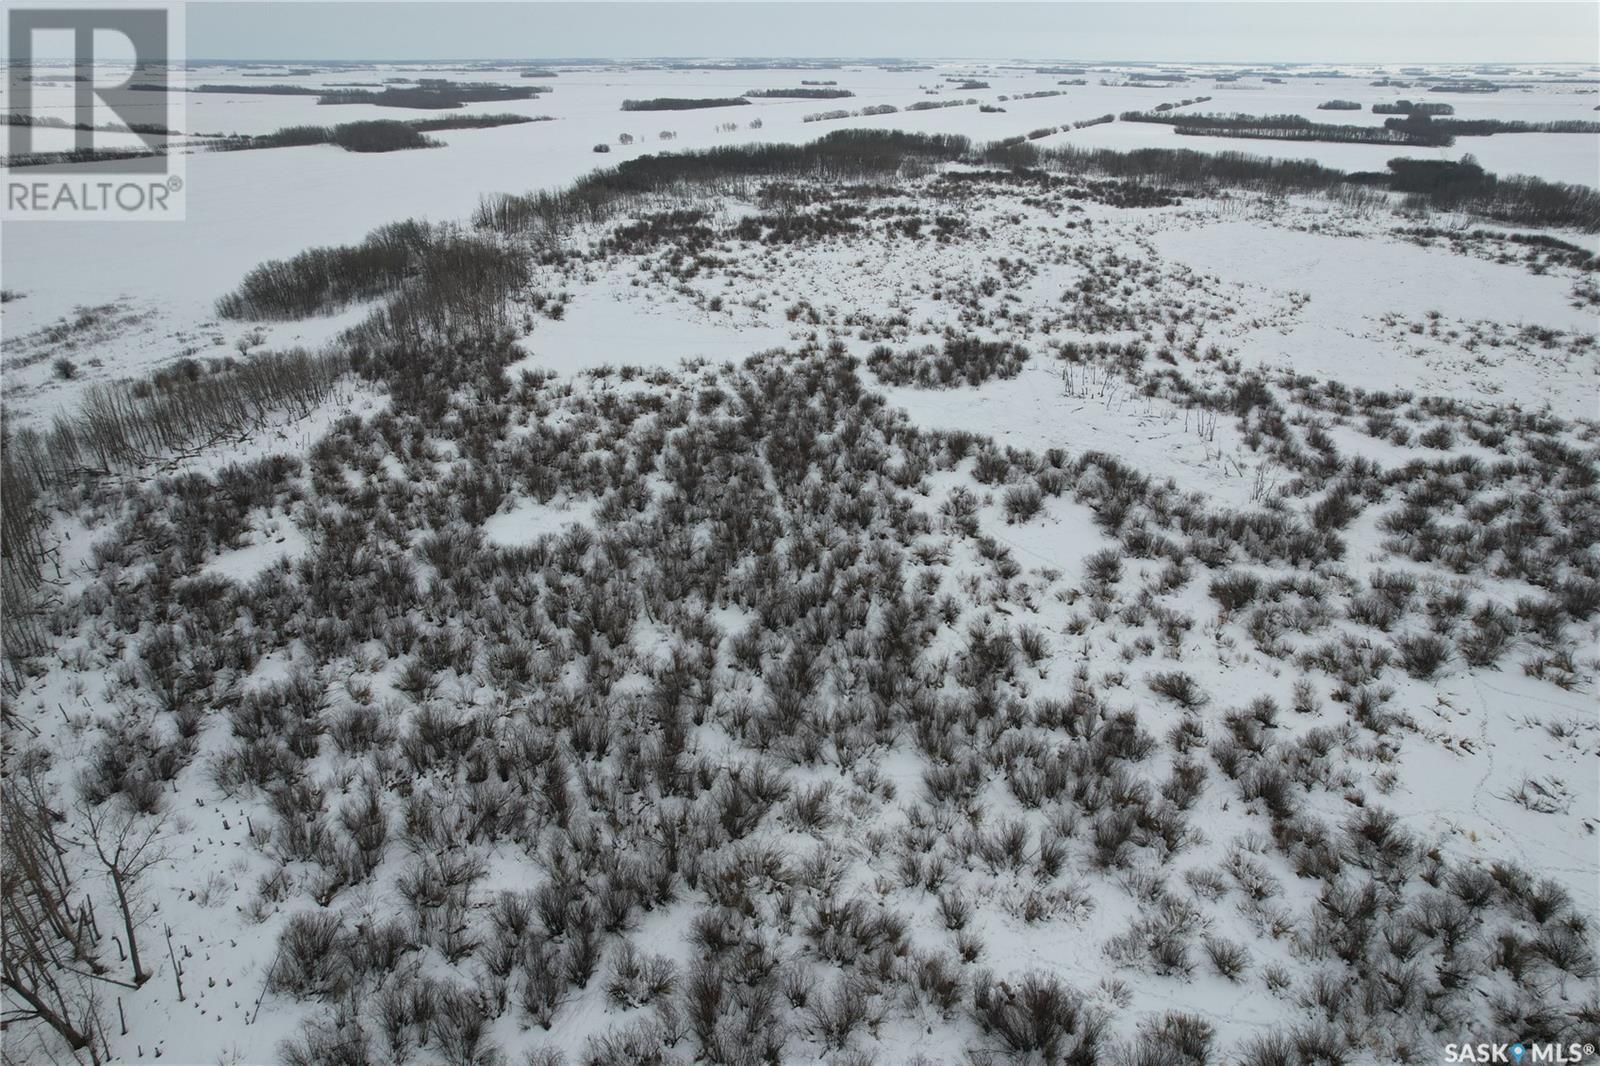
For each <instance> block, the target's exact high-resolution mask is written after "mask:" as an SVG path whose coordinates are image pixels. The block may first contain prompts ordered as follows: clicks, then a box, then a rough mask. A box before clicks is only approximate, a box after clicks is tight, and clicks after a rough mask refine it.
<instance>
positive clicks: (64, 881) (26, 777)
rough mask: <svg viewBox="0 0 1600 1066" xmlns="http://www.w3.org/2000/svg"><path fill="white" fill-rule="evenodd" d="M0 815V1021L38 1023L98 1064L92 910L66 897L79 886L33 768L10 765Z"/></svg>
mask: <svg viewBox="0 0 1600 1066" xmlns="http://www.w3.org/2000/svg"><path fill="white" fill-rule="evenodd" d="M0 816H3V823H4V824H3V826H0V828H3V834H0V843H3V846H0V859H3V863H0V987H3V988H4V990H5V992H6V1003H5V1009H4V1013H3V1014H0V1028H5V1029H9V1028H11V1027H12V1026H15V1025H18V1024H21V1023H25V1022H29V1021H38V1022H42V1023H44V1025H46V1026H48V1027H49V1028H50V1029H52V1030H54V1031H55V1032H56V1033H57V1034H58V1035H59V1036H60V1037H61V1039H63V1040H64V1041H66V1043H67V1045H68V1047H70V1048H71V1049H72V1050H73V1051H74V1052H82V1051H87V1052H88V1053H89V1056H90V1058H91V1060H92V1061H94V1062H96V1063H98V1062H100V1061H102V1054H101V1052H102V1050H103V1048H102V1046H101V1045H103V1043H104V1040H103V1038H101V1037H99V1035H98V1031H99V1024H98V1018H97V1011H98V1007H97V1000H96V997H95V994H94V988H93V979H97V978H98V977H99V975H100V972H101V970H102V969H103V968H102V967H101V965H100V963H99V962H98V961H97V960H96V958H95V941H96V939H97V938H98V934H97V933H96V932H95V930H94V917H93V911H92V910H91V908H90V907H89V905H88V903H87V901H86V900H84V901H82V902H80V903H78V904H77V905H76V906H74V904H73V902H72V900H73V896H74V895H75V894H79V890H78V886H77V885H75V884H74V882H73V879H72V875H71V873H70V871H69V869H68V867H67V864H66V862H65V856H66V854H67V846H66V844H65V843H64V842H63V841H62V839H61V838H60V837H59V836H58V835H57V832H56V827H57V823H59V822H60V821H61V820H62V815H61V814H60V813H59V812H57V811H55V810H54V809H52V808H51V807H50V805H49V802H48V801H47V799H46V796H45V792H44V788H43V786H42V784H41V782H40V780H39V777H38V775H37V772H36V771H34V770H32V769H23V770H21V771H18V770H16V769H14V768H13V769H11V772H10V773H8V774H7V776H6V779H5V781H4V784H3V787H0ZM80 899H81V894H80ZM85 967H87V969H85Z"/></svg>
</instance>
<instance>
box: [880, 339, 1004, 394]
mask: <svg viewBox="0 0 1600 1066" xmlns="http://www.w3.org/2000/svg"><path fill="white" fill-rule="evenodd" d="M1027 361H1028V350H1027V349H1026V348H1024V347H1022V346H1020V345H1017V344H1014V343H1012V342H1010V341H984V340H980V339H978V338H977V337H973V336H970V335H969V336H963V337H951V338H949V339H947V340H946V341H945V342H944V344H943V345H942V346H941V347H938V348H935V347H934V346H933V345H927V346H925V347H922V348H918V349H915V350H908V351H900V352H896V351H894V350H893V349H891V348H890V347H889V346H888V345H884V344H880V345H878V346H877V347H875V348H873V349H872V354H871V355H869V356H868V357H867V369H868V370H871V371H872V373H873V375H874V376H875V377H876V378H877V379H878V380H879V381H881V382H883V383H884V384H885V385H913V384H914V385H918V386H921V387H923V388H954V387H957V386H961V385H982V384H983V383H984V382H985V381H988V380H989V379H990V378H1014V377H1016V376H1017V374H1018V373H1020V372H1021V370H1022V367H1023V364H1025V363H1026V362H1027Z"/></svg>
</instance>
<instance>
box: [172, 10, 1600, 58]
mask: <svg viewBox="0 0 1600 1066" xmlns="http://www.w3.org/2000/svg"><path fill="white" fill-rule="evenodd" d="M187 19H188V31H189V32H188V37H189V55H190V57H191V58H228V59H306V60H310V59H485V58H533V57H580V56H605V57H616V58H628V57H638V56H750V57H757V56H839V57H850V56H921V57H975V58H979V57H981V58H1018V59H1063V60H1070V59H1082V60H1094V59H1100V60H1104V59H1153V60H1192V61H1219V62H1270V61H1278V62H1297V61H1298V62H1313V63H1315V62H1329V63H1333V62H1373V63H1404V62H1416V63H1448V62H1461V63H1478V62H1551V63H1554V62H1569V63H1570V62H1582V63H1595V62H1596V61H1597V60H1600V54H1597V53H1600V44H1597V42H1600V4H1596V3H1593V2H1582V3H1459V2H1458V3H1291V2H1278V3H1261V4H1249V3H1203V2H1196V3H1034V4H1014V3H961V2H957V3H855V4H827V3H727V4H705V3H693V4H679V3H593V2H591V3H432V2H423V3H402V2H394V0H370V2H344V3H321V2H313V3H300V2H283V0H279V2H274V3H217V2H191V3H190V4H189V5H188V15H187Z"/></svg>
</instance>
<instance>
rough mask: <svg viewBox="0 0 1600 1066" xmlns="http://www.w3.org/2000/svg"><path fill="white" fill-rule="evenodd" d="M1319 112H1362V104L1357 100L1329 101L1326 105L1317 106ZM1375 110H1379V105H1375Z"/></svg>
mask: <svg viewBox="0 0 1600 1066" xmlns="http://www.w3.org/2000/svg"><path fill="white" fill-rule="evenodd" d="M1317 110H1318V111H1360V110H1361V104H1360V103H1358V102H1357V101H1355V100H1329V101H1327V102H1326V103H1321V104H1318V105H1317ZM1373 110H1377V105H1376V104H1374V105H1373Z"/></svg>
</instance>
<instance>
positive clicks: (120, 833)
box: [79, 801, 170, 985]
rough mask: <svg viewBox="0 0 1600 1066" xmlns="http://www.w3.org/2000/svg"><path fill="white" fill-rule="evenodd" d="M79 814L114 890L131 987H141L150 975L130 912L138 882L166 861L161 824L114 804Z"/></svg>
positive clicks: (85, 807)
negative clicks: (125, 940)
mask: <svg viewBox="0 0 1600 1066" xmlns="http://www.w3.org/2000/svg"><path fill="white" fill-rule="evenodd" d="M79 814H80V815H82V817H83V821H84V825H85V826H87V828H88V830H89V844H90V847H91V849H92V850H93V851H94V853H95V857H96V858H98V859H99V860H100V864H101V865H102V866H104V867H105V870H106V875H107V876H108V877H110V878H111V887H112V888H113V889H115V890H116V893H117V908H118V909H119V910H120V911H121V912H122V924H123V927H124V928H125V929H126V930H127V933H128V961H129V962H131V963H132V964H133V983H134V984H135V985H142V984H144V983H145V982H146V981H148V980H149V979H150V973H149V971H147V970H146V969H145V968H144V966H143V965H142V964H141V962H140V960H139V939H138V926H139V921H138V919H136V917H135V915H134V910H135V907H136V905H137V902H138V884H139V879H140V878H141V877H142V876H144V874H145V873H146V872H147V871H149V870H150V869H151V868H152V867H154V866H158V865H160V864H161V863H163V862H166V861H167V859H168V858H169V857H170V856H169V855H168V852H167V848H166V845H165V843H164V840H163V837H162V829H163V827H164V823H163V821H162V820H161V819H159V818H145V817H142V816H141V815H139V814H138V813H137V812H136V811H132V810H129V809H128V808H127V807H124V806H122V805H121V804H120V803H117V802H116V801H109V802H106V803H103V804H100V805H99V806H98V807H97V806H94V805H91V804H84V805H83V806H82V807H80V808H79Z"/></svg>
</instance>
